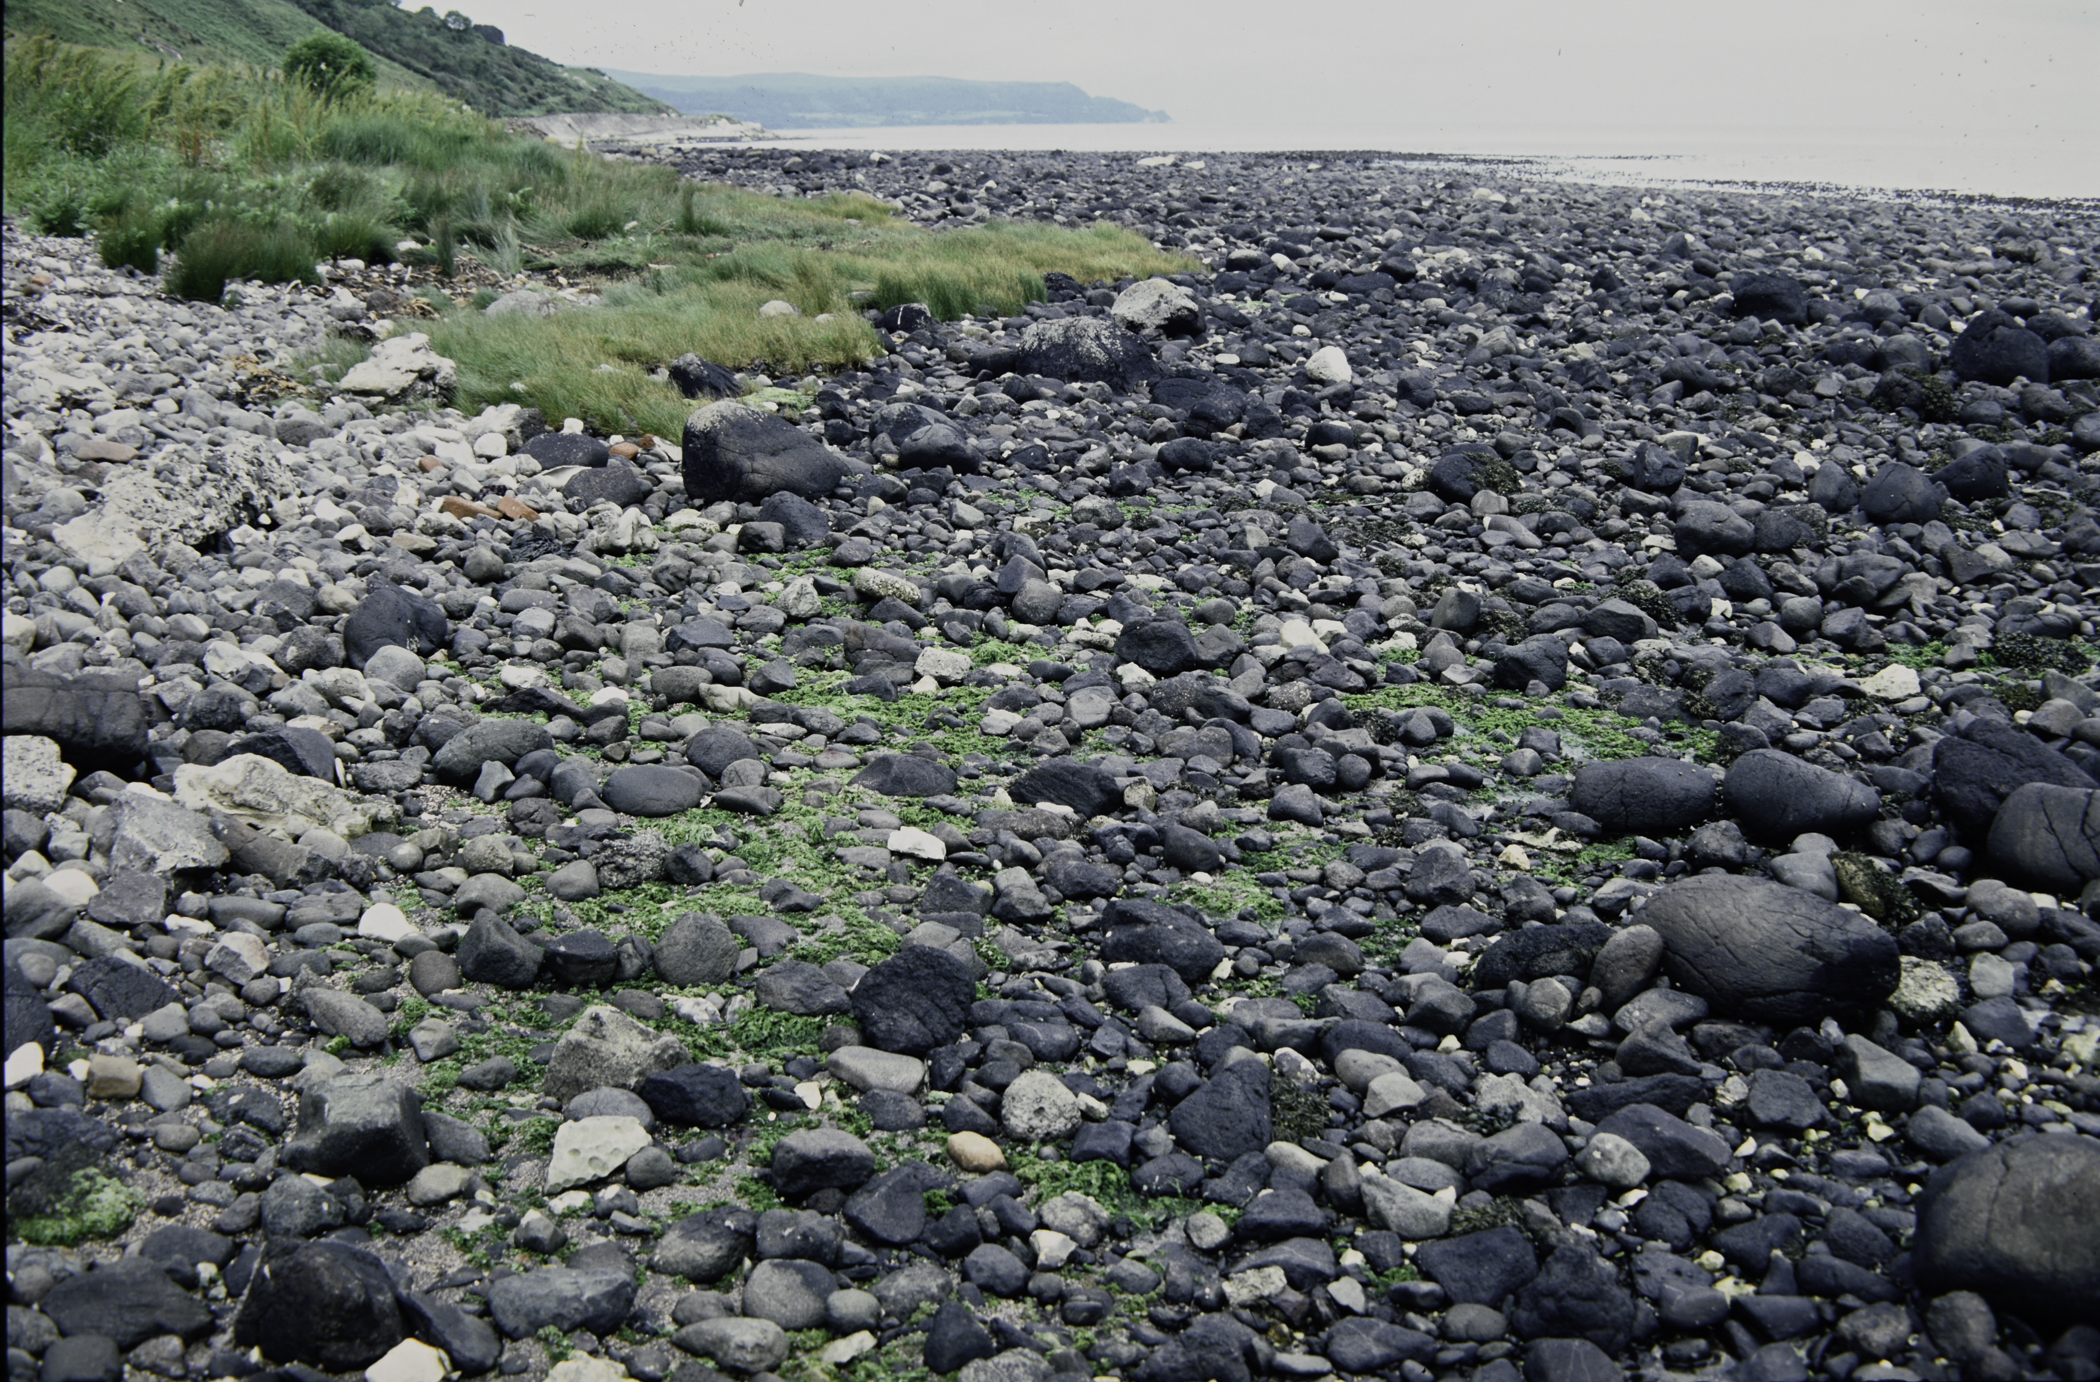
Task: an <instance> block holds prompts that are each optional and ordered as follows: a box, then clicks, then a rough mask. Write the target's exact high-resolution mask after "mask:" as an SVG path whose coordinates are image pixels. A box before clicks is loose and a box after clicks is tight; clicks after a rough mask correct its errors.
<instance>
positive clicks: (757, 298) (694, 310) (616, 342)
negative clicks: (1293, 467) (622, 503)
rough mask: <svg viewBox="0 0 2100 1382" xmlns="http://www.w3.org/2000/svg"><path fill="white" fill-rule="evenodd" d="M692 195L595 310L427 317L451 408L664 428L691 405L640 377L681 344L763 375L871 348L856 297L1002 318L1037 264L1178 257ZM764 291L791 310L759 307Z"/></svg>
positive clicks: (826, 208) (1051, 229) (1023, 229)
mask: <svg viewBox="0 0 2100 1382" xmlns="http://www.w3.org/2000/svg"><path fill="white" fill-rule="evenodd" d="M609 166H624V165H609ZM635 171H637V172H654V171H658V170H635ZM698 190H699V191H700V193H701V195H700V196H699V197H698V198H697V199H696V200H697V201H698V203H699V204H700V205H702V206H704V207H705V208H706V210H705V211H704V212H703V213H702V216H703V218H704V223H705V225H706V226H707V227H708V228H709V229H711V230H717V231H720V232H723V233H722V234H719V235H713V236H709V235H702V236H694V235H691V234H680V233H678V232H677V230H676V226H677V224H678V223H679V215H680V214H681V213H679V212H677V211H674V212H673V215H672V216H671V217H670V218H668V219H667V220H666V221H664V222H661V223H659V224H661V225H662V226H664V227H665V229H664V232H663V233H657V234H651V233H649V232H647V231H645V230H643V229H642V228H641V227H637V230H636V232H635V234H634V235H632V236H630V237H628V238H627V239H626V240H625V241H624V243H625V244H626V245H629V246H632V247H633V248H634V250H635V251H636V253H637V254H638V255H639V254H646V255H647V256H648V259H647V262H649V263H651V264H654V265H659V266H660V267H652V268H649V269H647V270H645V272H644V273H643V274H642V275H641V276H639V277H638V278H636V279H634V280H633V281H630V282H626V283H622V284H619V285H617V286H615V287H613V288H612V289H611V290H609V291H608V292H607V294H606V296H605V301H604V302H603V304H602V305H600V306H597V307H594V308H591V309H589V310H584V311H573V310H572V311H562V312H557V313H556V314H555V315H553V316H551V317H535V316H529V315H526V314H522V313H509V314H503V315H500V316H487V315H483V314H480V313H475V312H461V313H456V314H454V315H451V316H449V317H448V318H447V319H446V320H445V321H443V322H442V323H440V324H438V325H437V326H435V327H433V328H432V330H431V333H430V334H431V341H432V344H433V345H434V346H435V347H436V348H437V350H438V351H439V352H440V353H441V354H444V355H447V356H450V357H451V358H452V359H454V360H456V361H458V362H459V387H460V406H462V407H465V408H473V407H477V406H481V405H485V404H490V403H499V402H505V401H509V402H531V403H532V404H533V405H535V406H537V407H538V408H539V409H540V410H541V411H542V412H544V413H545V414H546V415H547V416H548V417H550V418H551V417H580V418H583V419H585V420H586V421H588V422H590V423H592V424H593V425H594V426H597V427H600V428H603V429H605V430H607V431H620V432H637V431H639V432H654V433H657V434H658V435H661V436H673V437H675V436H677V435H678V433H679V429H680V428H681V427H682V426H683V425H684V421H685V418H686V415H687V414H689V413H690V412H691V411H692V408H693V404H692V402H691V401H690V400H688V399H686V398H684V397H683V396H682V395H680V394H679V392H678V390H677V388H676V387H675V386H673V385H672V384H671V383H670V382H669V381H668V380H663V379H658V378H656V377H655V374H656V371H657V370H658V369H660V368H661V367H662V366H663V365H664V364H665V363H667V362H668V361H670V360H672V359H674V358H676V357H677V356H679V355H681V354H684V353H685V352H687V351H693V352H695V353H697V354H699V355H701V356H703V357H705V358H707V359H709V360H716V361H720V362H722V363H724V364H729V365H732V366H738V367H742V366H746V365H760V366H763V367H764V368H765V369H767V370H770V371H773V372H775V373H781V372H786V373H801V372H803V371H806V370H811V369H835V368H838V367H841V366H845V365H850V364H854V363H857V362H860V361H864V360H866V359H868V358H869V357H871V356H873V355H877V354H880V353H881V346H880V345H879V344H878V342H877V341H876V338H875V333H874V331H873V330H872V329H871V328H870V327H869V325H868V323H867V322H866V321H865V320H864V319H863V318H862V317H861V315H860V313H861V311H862V310H863V309H865V308H869V307H874V308H882V309H887V308H890V307H894V306H897V305H898V304H900V303H906V302H923V303H925V304H927V305H928V306H929V307H930V308H932V309H933V310H934V312H935V313H936V314H937V315H939V316H942V317H944V318H948V319H951V320H952V319H954V318H956V317H960V316H964V315H966V314H969V313H972V312H983V311H993V312H999V313H1014V312H1018V311H1019V310H1020V309H1021V307H1022V306H1023V305H1024V304H1025V303H1028V302H1034V301H1040V300H1041V299H1042V298H1043V296H1044V292H1043V275H1044V274H1045V273H1050V272H1060V273H1068V274H1070V275H1072V276H1073V277H1074V278H1076V279H1079V280H1080V281H1081V282H1091V281H1094V280H1100V279H1107V280H1114V279H1117V278H1122V277H1126V276H1130V275H1142V274H1149V273H1172V272H1175V271H1177V270H1179V269H1181V268H1184V267H1185V265H1184V263H1183V262H1182V261H1180V260H1178V259H1173V258H1170V257H1169V256H1167V255H1164V254H1162V253H1160V252H1159V251H1158V250H1156V249H1154V248H1153V247H1152V246H1151V245H1149V244H1147V243H1146V242H1145V241H1144V240H1143V239H1142V238H1140V237H1138V236H1136V235H1134V234H1132V233H1130V232H1129V231H1126V230H1122V229H1120V228H1117V227H1113V226H1107V225H1102V226H1096V227H1094V228H1092V229H1090V230H1067V229H1063V228H1060V227H1055V226H1042V225H1034V224H1025V223H1008V224H995V225H989V226H983V227H978V228H975V229H971V230H956V231H941V232H931V231H926V230H922V229H919V228H917V227H915V226H911V225H908V224H905V223H903V222H900V221H897V220H894V219H892V218H891V216H890V214H889V210H888V208H887V207H885V206H884V205H883V204H882V203H880V202H876V201H873V200H871V199H869V198H866V197H860V196H847V197H827V198H824V199H822V200H820V201H800V202H793V201H781V200H779V199H777V198H772V197H761V196H756V195H754V194H752V193H748V192H741V191H737V190H736V189H733V188H726V187H724V188H705V189H698ZM644 214H647V213H646V212H645V213H644ZM820 237H836V238H820ZM619 243H623V242H617V241H616V242H611V243H610V244H609V245H607V246H604V247H600V249H599V252H601V253H602V252H604V251H605V250H606V249H609V248H611V246H612V245H614V244H619ZM711 244H712V245H719V246H720V248H719V249H718V250H716V251H715V252H712V253H710V251H709V246H710V245H711ZM774 300H779V301H784V302H787V303H789V304H791V305H792V306H794V307H795V308H796V309H797V312H798V313H799V315H793V316H760V315H759V309H760V308H761V307H762V306H764V305H765V304H766V303H767V302H769V301H774Z"/></svg>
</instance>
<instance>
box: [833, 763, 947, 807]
mask: <svg viewBox="0 0 2100 1382" xmlns="http://www.w3.org/2000/svg"><path fill="white" fill-rule="evenodd" d="M853 785H854V786H856V787H865V788H867V789H868V790H869V791H871V792H879V793H881V794H882V795H883V796H886V797H938V796H945V795H947V794H948V793H950V792H953V791H954V790H955V770H954V769H953V768H950V767H948V766H947V765H946V764H944V763H937V762H935V761H934V760H933V759H931V758H921V757H919V756H918V755H917V754H910V753H885V754H881V755H879V756H877V757H875V758H873V759H871V760H869V762H868V766H867V767H865V768H862V769H861V770H860V771H859V772H858V773H856V774H855V775H854V778H853Z"/></svg>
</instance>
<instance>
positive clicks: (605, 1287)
mask: <svg viewBox="0 0 2100 1382" xmlns="http://www.w3.org/2000/svg"><path fill="white" fill-rule="evenodd" d="M488 1299H489V1318H491V1319H493V1320H494V1321H495V1322H496V1328H498V1329H500V1330H502V1331H503V1334H504V1337H506V1338H510V1339H525V1338H530V1337H531V1336H532V1335H534V1334H537V1333H539V1332H540V1331H541V1330H542V1329H546V1328H548V1327H550V1326H551V1327H553V1328H555V1329H558V1330H560V1331H561V1332H563V1333H564V1334H566V1333H569V1332H570V1331H571V1330H577V1329H587V1330H589V1331H590V1332H591V1333H593V1334H596V1335H599V1336H600V1337H603V1336H604V1335H607V1334H610V1333H612V1332H613V1331H614V1330H616V1329H618V1328H619V1327H620V1326H621V1325H623V1324H625V1323H626V1322H627V1314H628V1312H629V1311H630V1310H632V1309H633V1308H634V1273H633V1272H631V1271H617V1270H613V1269H610V1268H587V1269H581V1270H579V1269H577V1268H573V1267H540V1268H538V1269H536V1270H534V1271H529V1272H517V1273H515V1274H513V1275H511V1276H507V1277H504V1278H503V1279H502V1280H500V1281H496V1282H493V1283H491V1284H490V1286H489V1288H488Z"/></svg>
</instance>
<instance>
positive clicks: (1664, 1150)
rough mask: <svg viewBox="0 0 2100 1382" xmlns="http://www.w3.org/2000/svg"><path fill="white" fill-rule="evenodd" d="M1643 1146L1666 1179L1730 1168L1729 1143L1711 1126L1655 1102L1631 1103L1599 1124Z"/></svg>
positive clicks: (1599, 1127) (1650, 1162)
mask: <svg viewBox="0 0 2100 1382" xmlns="http://www.w3.org/2000/svg"><path fill="white" fill-rule="evenodd" d="M1597 1131H1598V1132H1608V1133H1611V1134H1612V1135H1614V1136H1616V1137H1623V1138H1625V1139H1626V1140H1627V1141H1628V1142H1631V1143H1632V1144H1633V1145H1634V1146H1636V1147H1638V1148H1640V1151H1641V1155H1643V1156H1645V1157H1647V1158H1648V1165H1649V1167H1650V1169H1651V1170H1652V1171H1653V1172H1654V1174H1655V1175H1656V1176H1657V1177H1658V1178H1660V1179H1663V1180H1698V1179H1700V1178H1701V1177H1704V1176H1718V1175H1719V1174H1720V1173H1721V1172H1723V1171H1725V1170H1726V1169H1727V1168H1728V1159H1729V1150H1728V1144H1727V1143H1726V1142H1723V1141H1722V1140H1721V1139H1720V1137H1719V1136H1717V1135H1716V1134H1714V1133H1713V1132H1710V1131H1709V1130H1707V1129H1705V1128H1702V1127H1698V1126H1697V1125H1695V1124H1692V1123H1688V1122H1686V1121H1685V1120H1684V1119H1682V1118H1679V1117H1678V1116H1677V1115H1676V1114H1674V1113H1671V1112H1670V1111H1669V1110H1668V1109H1662V1108H1657V1107H1656V1106H1655V1105H1653V1104H1629V1105H1627V1106H1626V1107H1625V1108H1622V1109H1620V1110H1618V1111H1617V1112H1616V1113H1614V1114H1612V1115H1611V1116H1610V1117H1609V1118H1606V1119H1605V1120H1604V1121H1603V1122H1601V1123H1599V1124H1598V1125H1597Z"/></svg>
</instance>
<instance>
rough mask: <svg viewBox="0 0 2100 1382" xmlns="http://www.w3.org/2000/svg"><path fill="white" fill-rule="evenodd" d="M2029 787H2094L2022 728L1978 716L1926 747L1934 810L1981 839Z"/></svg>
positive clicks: (2075, 767)
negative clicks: (2009, 802) (2016, 794)
mask: <svg viewBox="0 0 2100 1382" xmlns="http://www.w3.org/2000/svg"><path fill="white" fill-rule="evenodd" d="M2030 783H2046V784H2049V785H2051V786H2056V787H2078V788H2083V789H2085V790H2088V791H2090V790H2092V789H2093V788H2096V787H2100V782H2095V781H2094V780H2093V779H2092V778H2091V777H2089V776H2087V775H2086V773H2085V771H2084V770H2083V769H2081V768H2080V767H2079V766H2078V765H2077V764H2075V763H2073V762H2072V761H2071V760H2070V759H2068V758H2066V757H2064V756H2063V755H2062V754H2060V753H2058V752H2056V751H2055V750H2054V749H2051V748H2050V747H2049V746H2048V745H2046V744H2044V743H2042V741H2041V740H2039V739H2037V738H2035V737H2034V736H2033V735H2032V734H2029V733H2028V732H2027V731H2026V730H2024V729H2021V728H2019V727H2018V726H2015V725H2010V724H2007V723H2006V722H2005V721H2003V720H1999V719H1994V718H1989V717H1983V718H1979V719H1978V720H1977V721H1976V722H1975V723H1974V724H1972V725H1970V726H1969V727H1968V728H1967V729H1966V730H1964V731H1962V732H1961V733H1960V734H1950V735H1948V736H1947V737H1945V738H1944V739H1941V740H1940V741H1939V742H1938V743H1936V744H1934V745H1933V746H1932V793H1933V796H1934V797H1935V798H1936V799H1937V800H1938V802H1939V805H1940V809H1941V810H1942V811H1944V812H1945V813H1946V814H1947V816H1948V817H1949V818H1950V819H1951V820H1953V821H1954V823H1955V824H1956V825H1957V826H1959V827H1961V829H1962V831H1963V832H1964V833H1965V834H1967V835H1968V836H1970V837H1971V838H1973V839H1976V840H1978V841H1981V840H1982V839H1983V838H1984V837H1985V836H1987V835H1988V834H1989V832H1990V829H1991V826H1992V824H1993V823H1994V822H1995V821H1996V820H1997V818H1998V809H1999V807H2001V806H2003V805H2004V804H2005V800H2006V798H2007V797H2009V796H2011V795H2012V794H2013V792H2014V791H2016V790H2017V789H2019V788H2020V787H2023V786H2026V785H2028V784H2030Z"/></svg>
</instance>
